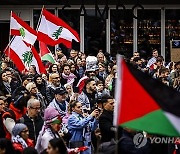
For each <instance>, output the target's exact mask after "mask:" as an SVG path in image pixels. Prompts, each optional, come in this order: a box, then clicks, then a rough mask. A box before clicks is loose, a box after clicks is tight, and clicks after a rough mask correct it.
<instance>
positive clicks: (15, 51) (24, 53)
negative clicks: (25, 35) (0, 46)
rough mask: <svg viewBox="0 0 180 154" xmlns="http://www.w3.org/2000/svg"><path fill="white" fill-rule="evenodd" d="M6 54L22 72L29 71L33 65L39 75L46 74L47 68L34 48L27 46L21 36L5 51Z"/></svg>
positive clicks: (14, 39)
mask: <svg viewBox="0 0 180 154" xmlns="http://www.w3.org/2000/svg"><path fill="white" fill-rule="evenodd" d="M4 52H5V54H6V55H7V56H8V57H9V58H10V59H11V60H12V61H13V62H14V64H15V65H16V67H17V69H18V70H19V71H20V72H24V71H28V70H29V67H30V66H31V65H35V66H36V70H37V72H38V73H46V70H45V67H44V65H43V63H42V61H41V58H40V57H39V54H38V53H37V51H36V49H35V48H34V47H33V46H32V48H30V46H27V44H26V43H25V42H23V40H22V38H21V37H20V36H16V37H15V38H13V40H12V41H11V43H10V45H9V46H8V47H7V48H6V49H5V51H4Z"/></svg>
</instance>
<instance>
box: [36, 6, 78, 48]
mask: <svg viewBox="0 0 180 154" xmlns="http://www.w3.org/2000/svg"><path fill="white" fill-rule="evenodd" d="M37 31H38V40H39V41H42V42H44V43H46V44H47V45H51V46H55V45H56V44H59V43H63V44H64V45H65V46H66V47H67V48H71V46H72V40H75V41H76V42H79V41H80V38H79V35H78V33H77V32H76V31H75V30H74V29H72V28H71V27H70V26H69V25H68V24H67V23H65V22H64V21H63V20H62V19H60V18H58V17H57V16H55V15H53V14H51V13H50V12H48V11H47V10H46V9H44V8H43V9H42V14H41V21H40V24H39V27H38V28H37Z"/></svg>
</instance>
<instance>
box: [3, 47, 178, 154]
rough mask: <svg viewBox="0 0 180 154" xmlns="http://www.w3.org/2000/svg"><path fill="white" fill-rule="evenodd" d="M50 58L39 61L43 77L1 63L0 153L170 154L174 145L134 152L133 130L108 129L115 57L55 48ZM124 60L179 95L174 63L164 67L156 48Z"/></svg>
mask: <svg viewBox="0 0 180 154" xmlns="http://www.w3.org/2000/svg"><path fill="white" fill-rule="evenodd" d="M54 58H55V61H56V63H54V64H51V63H49V62H47V61H45V62H44V65H45V67H46V71H47V73H46V74H38V73H37V71H36V67H35V66H34V65H31V66H30V67H29V70H28V71H24V72H19V71H18V70H17V69H16V66H14V64H13V63H12V62H11V61H10V60H9V59H8V57H3V58H2V62H1V73H0V78H1V79H0V153H1V154H18V153H23V154H30V153H31V154H33V153H34V154H37V153H38V154H45V153H47V154H66V153H69V154H76V153H81V154H93V153H107V154H110V153H114V152H115V146H116V145H118V147H120V148H119V150H120V151H121V153H124V154H126V153H128V154H131V153H132V154H135V153H137V154H139V153H155V152H154V151H153V150H154V149H156V150H157V151H156V152H157V153H158V154H160V153H163V154H165V153H164V152H166V153H167V151H168V150H169V149H171V150H169V153H171V152H172V151H174V148H173V146H174V145H171V146H170V147H171V148H169V145H165V146H164V145H160V146H161V147H158V146H153V147H152V146H145V147H143V148H139V149H137V148H136V147H135V146H134V144H133V135H134V134H135V133H136V131H134V130H131V129H129V128H121V127H118V128H117V127H115V126H113V111H114V105H115V99H114V92H115V91H114V90H115V81H116V78H117V65H116V58H115V57H111V55H110V54H107V53H103V51H102V50H100V51H99V52H98V54H97V55H96V56H90V55H88V56H87V55H85V54H84V53H82V52H79V51H76V50H73V49H71V50H70V51H69V53H64V52H63V51H62V49H61V48H57V50H56V52H55V56H54ZM125 59H126V61H128V62H130V63H131V64H132V65H133V66H134V67H136V68H137V69H139V70H141V71H143V72H145V73H148V74H149V75H151V76H152V77H153V78H155V79H158V80H160V81H162V83H164V84H166V85H167V86H171V87H173V88H175V89H176V90H177V91H180V62H176V63H175V62H170V63H168V64H166V63H165V62H164V58H163V57H162V56H160V55H158V51H157V50H156V49H154V50H153V51H152V57H150V58H149V59H144V58H142V57H141V55H140V54H139V53H138V52H134V53H133V56H132V57H131V58H130V59H127V58H125ZM116 134H117V135H116ZM115 136H117V138H118V139H119V141H118V142H117V141H115ZM113 140H114V142H113ZM104 143H107V144H104ZM113 143H114V144H113ZM110 145H111V146H110ZM108 147H109V148H108ZM176 147H178V146H177V145H176ZM120 151H119V152H120ZM176 151H178V150H177V149H176Z"/></svg>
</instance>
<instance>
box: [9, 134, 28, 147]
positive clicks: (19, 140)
mask: <svg viewBox="0 0 180 154" xmlns="http://www.w3.org/2000/svg"><path fill="white" fill-rule="evenodd" d="M12 143H20V144H21V145H22V147H23V149H24V148H27V147H28V145H27V143H26V142H25V141H24V139H23V138H22V137H21V136H19V135H16V136H12Z"/></svg>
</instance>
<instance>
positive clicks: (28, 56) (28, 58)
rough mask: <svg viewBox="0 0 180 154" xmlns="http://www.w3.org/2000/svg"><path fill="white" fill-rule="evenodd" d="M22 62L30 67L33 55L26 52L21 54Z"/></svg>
mask: <svg viewBox="0 0 180 154" xmlns="http://www.w3.org/2000/svg"><path fill="white" fill-rule="evenodd" d="M22 56H23V58H24V59H23V62H24V64H25V65H26V66H28V67H29V66H30V65H31V63H32V58H33V54H32V52H31V51H26V52H25V53H23V55H22Z"/></svg>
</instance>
